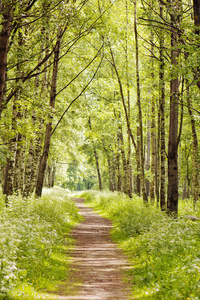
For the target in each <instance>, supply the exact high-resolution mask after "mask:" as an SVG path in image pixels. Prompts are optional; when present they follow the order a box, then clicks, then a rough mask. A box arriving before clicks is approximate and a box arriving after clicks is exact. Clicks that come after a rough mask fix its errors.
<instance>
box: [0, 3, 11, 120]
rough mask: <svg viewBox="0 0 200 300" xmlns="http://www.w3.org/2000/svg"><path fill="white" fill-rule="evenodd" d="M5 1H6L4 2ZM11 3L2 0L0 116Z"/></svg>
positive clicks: (9, 31)
mask: <svg viewBox="0 0 200 300" xmlns="http://www.w3.org/2000/svg"><path fill="white" fill-rule="evenodd" d="M6 2H7V3H6ZM12 18H13V5H12V3H11V1H6V0H3V1H2V22H1V32H0V117H1V113H2V109H3V108H2V106H3V102H4V87H5V81H6V71H7V56H8V47H9V38H10V34H11V29H12Z"/></svg>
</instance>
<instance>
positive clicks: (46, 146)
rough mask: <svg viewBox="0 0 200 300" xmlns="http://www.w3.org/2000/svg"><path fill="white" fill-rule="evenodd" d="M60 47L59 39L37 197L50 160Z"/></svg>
mask: <svg viewBox="0 0 200 300" xmlns="http://www.w3.org/2000/svg"><path fill="white" fill-rule="evenodd" d="M60 45H61V38H60V37H58V40H57V44H56V47H55V53H54V65H53V74H52V85H51V92H50V102H49V106H50V110H51V111H50V121H49V123H48V124H47V125H46V132H45V140H44V147H43V153H42V156H41V159H40V164H39V169H38V177H37V182H36V190H35V195H36V196H37V197H41V195H42V187H43V181H44V173H45V168H46V165H47V159H48V155H49V147H50V140H51V131H52V120H51V119H52V117H53V109H54V106H55V98H56V85H57V75H58V63H59V53H60Z"/></svg>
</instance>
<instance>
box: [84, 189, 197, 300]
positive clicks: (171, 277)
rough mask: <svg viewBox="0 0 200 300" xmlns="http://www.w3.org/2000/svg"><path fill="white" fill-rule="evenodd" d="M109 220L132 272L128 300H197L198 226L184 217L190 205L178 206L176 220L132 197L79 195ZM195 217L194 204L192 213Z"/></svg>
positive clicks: (95, 194)
mask: <svg viewBox="0 0 200 300" xmlns="http://www.w3.org/2000/svg"><path fill="white" fill-rule="evenodd" d="M79 197H82V198H84V199H86V202H87V203H89V205H90V206H93V207H94V208H95V209H97V210H98V211H100V212H101V214H102V215H104V216H106V217H108V218H109V219H110V220H112V222H113V225H114V229H113V237H114V239H115V241H117V242H118V243H119V244H120V246H121V247H122V248H123V249H124V250H125V251H126V252H127V253H128V255H129V257H130V261H131V263H132V266H133V268H132V269H131V270H130V271H129V272H130V274H129V275H131V277H132V278H133V279H132V291H133V299H145V300H147V299H148V300H156V299H157V300H158V299H159V300H165V299H166V300H176V299H182V300H189V299H190V300H197V299H200V296H199V295H200V250H199V249H200V223H199V222H198V221H196V222H193V221H190V220H188V219H187V218H185V217H184V215H185V214H188V213H191V212H192V206H193V204H192V201H185V202H184V201H181V202H180V216H179V219H178V220H175V219H173V218H170V217H168V216H166V214H165V213H163V212H161V211H160V210H158V209H157V208H155V207H153V206H145V205H143V203H142V200H141V199H140V198H139V197H137V196H134V198H133V199H129V198H128V197H126V196H125V195H123V194H120V193H111V192H97V191H89V192H83V193H81V194H79ZM195 214H196V215H197V216H198V217H199V216H200V206H199V204H198V205H197V210H196V213H195Z"/></svg>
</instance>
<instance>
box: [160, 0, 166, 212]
mask: <svg viewBox="0 0 200 300" xmlns="http://www.w3.org/2000/svg"><path fill="white" fill-rule="evenodd" d="M160 16H161V18H163V7H162V5H161V4H160ZM163 46H164V39H163V35H162V34H161V36H160V69H159V108H160V109H159V110H160V208H161V210H166V201H165V185H166V183H165V181H166V180H165V173H166V171H165V157H166V154H165V80H164V72H165V62H164V56H163Z"/></svg>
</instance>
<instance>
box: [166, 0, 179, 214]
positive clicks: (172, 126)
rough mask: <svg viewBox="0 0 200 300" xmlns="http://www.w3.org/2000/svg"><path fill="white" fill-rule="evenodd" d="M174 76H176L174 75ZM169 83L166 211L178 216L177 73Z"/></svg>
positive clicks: (175, 5)
mask: <svg viewBox="0 0 200 300" xmlns="http://www.w3.org/2000/svg"><path fill="white" fill-rule="evenodd" d="M179 5H180V4H179V1H177V0H175V1H173V2H172V3H171V6H170V9H171V24H172V26H171V32H172V33H171V47H172V50H171V64H172V68H173V69H176V67H177V65H178V57H179V50H178V33H177V30H176V28H175V26H174V25H178V24H179ZM175 74H176V75H175ZM171 76H172V78H171V81H170V121H169V141H168V195H167V210H168V213H170V214H175V215H177V214H178V103H179V80H178V72H177V71H176V72H173V74H171Z"/></svg>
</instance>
